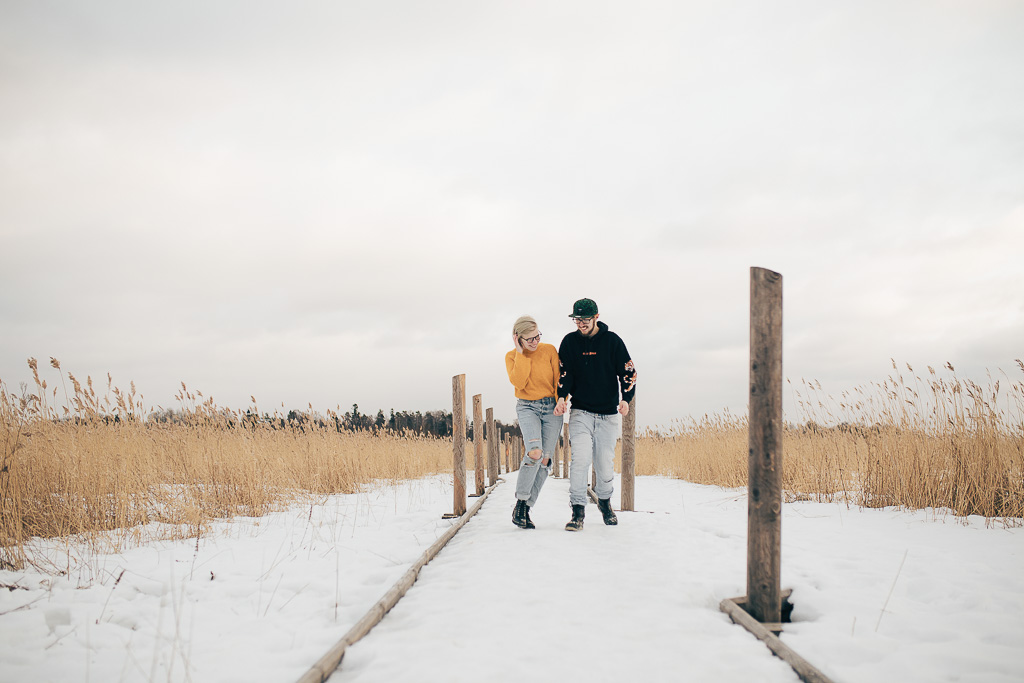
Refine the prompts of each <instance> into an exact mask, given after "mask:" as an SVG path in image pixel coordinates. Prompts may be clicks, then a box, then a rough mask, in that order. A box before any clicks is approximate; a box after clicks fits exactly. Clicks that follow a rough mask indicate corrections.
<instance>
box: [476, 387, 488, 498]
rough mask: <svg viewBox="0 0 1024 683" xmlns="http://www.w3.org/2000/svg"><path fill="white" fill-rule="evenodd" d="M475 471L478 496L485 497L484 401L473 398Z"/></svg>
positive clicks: (477, 396) (480, 397)
mask: <svg viewBox="0 0 1024 683" xmlns="http://www.w3.org/2000/svg"><path fill="white" fill-rule="evenodd" d="M473 469H474V470H476V495H478V496H482V495H484V488H486V487H485V486H484V399H483V395H482V394H477V395H476V396H474V397H473Z"/></svg>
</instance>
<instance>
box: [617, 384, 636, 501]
mask: <svg viewBox="0 0 1024 683" xmlns="http://www.w3.org/2000/svg"><path fill="white" fill-rule="evenodd" d="M635 475H636V394H634V395H633V400H631V401H630V402H629V412H628V413H626V416H625V417H624V418H622V494H621V496H620V497H621V505H620V507H621V508H622V509H623V510H628V511H630V512H632V511H633V509H634V508H633V492H634V477H635Z"/></svg>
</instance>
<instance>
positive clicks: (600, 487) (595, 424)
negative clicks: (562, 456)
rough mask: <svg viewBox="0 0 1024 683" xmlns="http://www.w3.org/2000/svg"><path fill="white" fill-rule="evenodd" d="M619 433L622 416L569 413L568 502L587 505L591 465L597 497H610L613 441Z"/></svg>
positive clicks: (613, 467)
mask: <svg viewBox="0 0 1024 683" xmlns="http://www.w3.org/2000/svg"><path fill="white" fill-rule="evenodd" d="M621 430H622V416H621V415H619V414H618V413H614V414H612V415H598V414H597V413H588V412H587V411H585V410H576V409H575V408H574V409H572V410H571V411H570V413H569V444H570V445H571V446H572V465H571V466H570V467H569V503H570V504H571V505H586V504H587V474H588V472H589V470H590V465H591V463H593V465H594V473H595V474H596V475H597V486H596V487H595V489H594V493H596V494H597V497H598V498H601V499H604V498H611V497H612V493H613V491H614V486H613V484H612V482H613V481H614V480H615V441H616V440H617V439H618V438H619V434H620V432H621Z"/></svg>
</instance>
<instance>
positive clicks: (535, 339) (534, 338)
mask: <svg viewBox="0 0 1024 683" xmlns="http://www.w3.org/2000/svg"><path fill="white" fill-rule="evenodd" d="M523 341H524V342H528V343H530V344H533V343H535V342H539V341H540V335H539V334H538V335H537V336H536V337H523Z"/></svg>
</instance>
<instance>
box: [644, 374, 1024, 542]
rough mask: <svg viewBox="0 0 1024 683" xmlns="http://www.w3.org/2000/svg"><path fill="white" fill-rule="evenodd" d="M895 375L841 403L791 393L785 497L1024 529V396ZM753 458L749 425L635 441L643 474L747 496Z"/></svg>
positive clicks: (704, 422) (815, 390) (711, 424)
mask: <svg viewBox="0 0 1024 683" xmlns="http://www.w3.org/2000/svg"><path fill="white" fill-rule="evenodd" d="M1017 364H1018V365H1019V366H1020V369H1021V370H1022V371H1024V362H1022V361H1020V360H1018V361H1017ZM893 369H894V371H895V372H894V374H893V375H892V376H890V377H889V378H888V379H887V380H885V381H884V382H882V383H881V384H871V385H869V386H868V387H866V388H864V387H860V388H857V389H854V390H852V391H849V392H843V393H842V394H841V395H840V397H839V399H835V398H833V397H832V396H830V395H825V394H824V393H823V392H822V389H821V384H820V383H819V382H802V384H801V386H800V388H799V389H797V390H795V391H794V394H795V397H796V399H797V406H798V410H799V413H800V421H799V422H798V423H796V424H792V423H788V424H787V425H785V427H784V431H783V487H784V489H785V491H786V495H787V497H788V498H789V499H794V498H814V499H817V500H828V501H831V500H836V499H837V498H838V497H843V498H845V499H846V500H848V501H849V502H851V503H854V504H858V505H863V506H867V507H883V506H898V507H904V508H913V509H920V508H935V509H939V510H948V511H951V512H952V513H953V514H955V515H959V516H968V515H981V516H984V517H986V518H988V520H989V521H991V520H1001V521H1002V522H1003V523H1006V524H1009V525H1019V524H1021V523H1024V419H1022V416H1024V384H1022V383H1021V382H1020V381H1017V382H1013V381H1011V380H1010V379H1009V377H1007V376H1006V375H1005V374H1003V375H1002V376H1001V378H1000V379H993V378H991V377H989V378H988V382H987V384H986V385H985V386H982V385H980V384H978V383H976V382H973V381H970V380H962V379H960V378H958V377H957V376H956V372H955V370H954V368H953V366H952V365H950V364H948V363H947V364H946V368H945V369H946V370H947V371H948V372H947V373H946V374H944V375H940V373H939V372H937V371H936V370H935V369H933V368H931V367H929V368H928V376H927V377H926V378H922V377H920V376H918V375H916V374H914V371H913V368H911V367H910V366H909V365H908V366H907V371H908V372H909V373H910V375H909V378H908V377H905V376H904V375H903V374H902V373H901V372H900V370H899V368H898V367H897V366H896V363H895V362H893ZM746 453H747V420H746V417H737V416H733V415H729V414H725V415H721V416H704V417H703V418H701V419H699V420H689V421H676V422H674V423H672V424H671V425H669V426H668V427H667V428H661V429H657V430H648V431H647V432H646V433H644V434H641V435H639V438H638V439H637V468H636V471H637V474H660V475H666V476H672V477H678V478H682V479H686V480H688V481H693V482H697V483H702V484H714V485H718V486H728V487H737V486H744V485H746V481H747V456H746Z"/></svg>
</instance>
